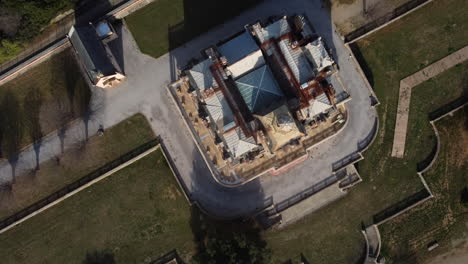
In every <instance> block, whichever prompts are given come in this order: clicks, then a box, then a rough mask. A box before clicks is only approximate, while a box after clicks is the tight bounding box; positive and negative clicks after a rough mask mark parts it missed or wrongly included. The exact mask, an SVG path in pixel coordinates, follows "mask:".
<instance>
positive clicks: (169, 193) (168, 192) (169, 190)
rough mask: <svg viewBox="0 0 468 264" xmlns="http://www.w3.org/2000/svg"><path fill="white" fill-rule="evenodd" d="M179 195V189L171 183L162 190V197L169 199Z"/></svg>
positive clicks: (174, 198)
mask: <svg viewBox="0 0 468 264" xmlns="http://www.w3.org/2000/svg"><path fill="white" fill-rule="evenodd" d="M180 196H181V193H180V191H179V190H178V189H177V188H176V187H175V186H173V185H170V186H168V187H166V189H164V191H163V198H164V199H169V200H176V199H177V198H178V197H180Z"/></svg>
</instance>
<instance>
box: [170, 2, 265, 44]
mask: <svg viewBox="0 0 468 264" xmlns="http://www.w3.org/2000/svg"><path fill="white" fill-rule="evenodd" d="M260 2H261V0H237V1H219V0H198V1H192V0H184V2H183V9H184V20H183V21H182V22H181V23H179V24H177V25H174V26H170V27H169V34H168V36H169V49H170V50H173V49H175V48H177V47H179V46H181V45H183V44H185V43H186V42H187V41H189V40H192V39H194V38H195V37H197V36H199V35H200V34H202V33H205V32H207V31H208V30H210V29H212V28H213V27H215V26H218V25H220V24H222V23H224V22H227V21H229V20H230V19H232V18H233V17H235V16H237V15H239V14H240V13H242V11H244V10H246V9H248V8H250V7H253V6H255V5H256V4H258V3H260Z"/></svg>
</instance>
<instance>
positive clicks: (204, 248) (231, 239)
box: [192, 209, 271, 264]
mask: <svg viewBox="0 0 468 264" xmlns="http://www.w3.org/2000/svg"><path fill="white" fill-rule="evenodd" d="M192 229H193V230H194V233H195V237H196V241H197V243H198V253H197V255H196V256H195V257H194V259H193V261H194V262H195V263H200V264H202V263H203V264H205V263H207V264H217V263H225V264H243V263H249V264H263V263H270V258H271V250H270V249H269V248H268V247H267V244H266V242H265V241H264V240H263V238H262V236H261V230H260V228H258V226H257V225H256V224H255V223H254V222H253V221H245V222H244V221H240V220H236V221H229V222H226V221H216V220H213V219H209V218H208V217H206V216H205V215H203V214H201V213H199V211H198V210H197V209H194V211H193V212H192Z"/></svg>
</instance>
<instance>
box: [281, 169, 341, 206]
mask: <svg viewBox="0 0 468 264" xmlns="http://www.w3.org/2000/svg"><path fill="white" fill-rule="evenodd" d="M338 180H339V179H338V177H337V176H336V175H335V174H332V175H330V176H328V177H327V178H325V179H323V180H322V181H320V182H318V183H316V184H314V185H312V186H310V187H308V188H306V189H304V190H303V191H301V192H300V193H298V194H295V195H293V196H291V197H289V198H287V199H285V200H283V201H281V202H279V203H277V204H276V205H275V209H276V212H277V213H280V212H282V211H284V210H286V209H287V208H289V207H291V206H293V205H295V204H297V203H299V202H300V201H303V200H304V199H306V198H308V197H310V196H312V195H314V194H316V193H317V192H319V191H321V190H323V189H325V188H327V187H328V186H331V185H332V184H334V183H336V182H337V181H338Z"/></svg>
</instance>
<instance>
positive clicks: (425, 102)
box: [266, 0, 468, 263]
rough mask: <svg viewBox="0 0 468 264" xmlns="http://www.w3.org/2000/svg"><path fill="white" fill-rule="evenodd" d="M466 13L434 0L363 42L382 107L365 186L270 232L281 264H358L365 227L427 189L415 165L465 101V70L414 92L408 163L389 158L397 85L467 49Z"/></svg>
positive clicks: (459, 5) (458, 3)
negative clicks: (302, 259) (443, 120)
mask: <svg viewBox="0 0 468 264" xmlns="http://www.w3.org/2000/svg"><path fill="white" fill-rule="evenodd" d="M467 12H468V6H467V5H465V4H464V0H447V1H434V2H433V3H431V4H428V5H427V6H426V7H424V8H421V9H419V10H418V11H416V12H414V13H413V14H411V15H409V16H407V17H405V18H403V19H401V20H400V21H399V22H395V23H393V24H391V25H390V26H388V27H386V28H384V29H383V30H380V31H378V32H376V33H374V34H371V35H370V36H369V37H367V38H364V39H362V40H360V41H359V42H358V43H357V46H358V48H359V51H360V53H361V54H362V57H363V59H364V60H365V63H366V64H367V68H368V69H369V70H370V71H371V72H370V73H371V75H372V82H373V84H374V89H375V91H376V93H377V96H378V98H379V100H380V102H381V104H380V105H379V106H378V108H377V110H378V113H379V121H380V128H379V132H378V135H377V138H376V140H375V142H374V143H373V145H372V146H371V147H370V148H369V149H368V150H367V152H365V153H364V157H365V159H364V160H363V161H361V162H359V164H358V169H359V172H360V174H361V176H362V178H363V182H362V183H360V184H359V185H357V186H356V187H354V188H353V189H352V190H351V191H350V193H349V194H348V195H347V196H346V197H345V198H343V199H342V200H340V201H337V202H335V203H333V204H331V205H329V206H327V207H325V208H324V209H322V210H320V211H319V212H317V213H314V214H312V215H310V216H308V217H306V218H304V219H303V220H301V221H299V222H298V223H296V224H293V225H291V226H289V227H287V228H286V229H284V230H273V231H269V232H267V233H266V238H267V241H268V243H269V244H270V246H271V247H272V249H273V257H274V262H275V263H277V262H281V261H285V260H287V259H289V258H294V259H295V260H297V259H298V258H299V256H300V254H301V253H303V254H304V255H305V256H306V257H307V258H308V259H309V261H310V262H313V263H315V262H317V263H356V262H359V258H360V257H361V256H362V253H363V250H364V237H363V236H362V234H361V232H360V230H361V224H362V223H364V224H366V225H367V224H371V223H372V217H373V216H374V215H375V214H376V213H378V212H380V211H381V210H383V209H385V208H387V207H388V206H390V205H392V204H394V203H396V202H398V201H401V200H404V199H405V198H406V197H408V196H410V195H411V194H413V193H415V192H417V191H419V190H421V189H422V184H421V182H420V180H419V178H418V176H417V175H416V168H417V164H418V163H419V162H421V161H422V160H424V159H425V158H426V157H427V156H428V155H430V153H431V151H432V149H433V147H434V144H435V140H434V134H433V132H432V130H431V128H430V126H429V123H428V114H429V112H432V111H434V110H436V109H438V108H439V107H441V106H443V105H445V104H447V103H449V102H451V101H452V100H454V99H456V98H457V97H459V96H460V95H461V94H462V92H463V87H462V86H460V85H458V84H459V83H460V81H461V80H462V79H461V78H460V77H461V76H462V73H463V72H466V70H467V66H466V64H464V65H463V66H459V67H455V68H454V69H453V70H451V71H450V72H448V73H446V75H447V77H445V78H444V79H443V80H441V82H442V83H443V84H444V85H441V86H439V87H432V88H430V87H429V88H428V87H425V88H424V87H418V88H421V89H419V90H418V89H417V88H416V89H415V91H416V92H415V96H413V97H412V102H411V110H410V117H409V118H410V122H409V127H408V131H409V132H408V135H407V136H408V137H407V148H406V153H405V157H404V159H395V158H391V157H390V153H391V148H392V142H393V131H394V126H395V118H396V108H397V102H398V89H399V81H400V79H402V78H404V77H406V76H408V75H410V74H412V73H414V72H416V71H418V70H419V69H421V68H423V67H425V66H427V65H429V64H430V63H432V62H434V61H437V60H439V59H441V58H443V57H445V56H446V55H448V54H450V53H452V52H454V51H455V50H457V49H460V48H462V47H464V46H465V45H467V44H468V40H467V39H466V36H467V33H468V17H467V16H466V13H467ZM444 80H445V82H444ZM429 82H435V81H429ZM425 89H426V90H427V89H430V91H429V92H427V91H426V90H425ZM384 239H385V238H384Z"/></svg>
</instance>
